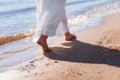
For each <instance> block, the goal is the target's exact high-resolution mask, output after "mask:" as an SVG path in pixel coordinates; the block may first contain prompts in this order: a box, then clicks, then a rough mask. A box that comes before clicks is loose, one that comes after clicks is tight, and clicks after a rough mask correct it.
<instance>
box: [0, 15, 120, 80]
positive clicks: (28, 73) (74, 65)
mask: <svg viewBox="0 0 120 80" xmlns="http://www.w3.org/2000/svg"><path fill="white" fill-rule="evenodd" d="M119 17H120V13H119V14H114V15H110V16H107V17H105V18H104V20H103V22H102V24H100V25H99V26H97V27H94V28H91V29H88V30H83V31H79V32H76V33H75V35H76V36H77V39H76V40H73V41H68V42H66V41H64V38H63V37H60V39H59V40H57V41H55V43H54V44H53V45H51V47H52V48H53V52H52V53H49V54H47V53H46V54H45V55H43V54H42V52H41V50H36V52H35V59H34V60H32V61H31V62H28V63H26V64H25V65H23V66H22V67H19V66H18V68H17V69H16V70H15V71H12V72H10V73H9V72H6V73H3V75H1V77H0V80H39V79H40V80H88V79H89V80H114V79H116V80H119V78H120V75H119V74H120V68H119V67H120V62H119V58H120V54H119V53H120V44H119V43H120V36H119V34H120V32H119V31H120V23H119V21H120V19H119ZM106 73H107V74H106ZM9 74H10V75H9ZM16 74H19V75H16ZM8 75H9V76H8ZM15 75H16V77H15ZM109 75H113V76H109ZM6 76H8V77H7V78H6ZM1 78H2V79H1Z"/></svg>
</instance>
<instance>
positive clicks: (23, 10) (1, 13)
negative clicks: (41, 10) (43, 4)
mask: <svg viewBox="0 0 120 80" xmlns="http://www.w3.org/2000/svg"><path fill="white" fill-rule="evenodd" d="M34 10H35V6H32V7H27V8H23V9H17V10H11V11H5V12H0V15H6V14H9V15H10V14H12V15H13V14H16V13H22V12H28V11H34Z"/></svg>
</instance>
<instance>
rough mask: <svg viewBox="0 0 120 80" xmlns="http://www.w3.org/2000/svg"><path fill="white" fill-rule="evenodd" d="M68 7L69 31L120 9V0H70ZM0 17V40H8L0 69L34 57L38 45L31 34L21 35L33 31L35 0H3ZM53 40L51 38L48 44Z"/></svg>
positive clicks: (0, 50)
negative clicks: (32, 39)
mask: <svg viewBox="0 0 120 80" xmlns="http://www.w3.org/2000/svg"><path fill="white" fill-rule="evenodd" d="M18 6H19V7H18ZM66 11H67V17H68V23H69V27H70V31H71V32H76V31H80V30H84V29H88V28H92V27H94V26H96V25H99V24H100V22H101V21H102V17H104V16H108V15H111V14H115V13H120V0H68V1H67V4H66ZM0 18H1V20H0V36H1V37H0V43H3V41H4V43H7V42H9V43H8V44H4V45H1V46H0V72H4V71H6V70H7V69H9V67H11V66H14V65H17V64H20V63H23V62H26V61H28V60H31V59H33V58H34V52H35V51H36V50H38V49H39V47H38V45H37V44H35V43H33V42H32V41H31V38H28V39H22V38H23V37H22V36H25V37H28V36H31V35H33V33H34V28H35V25H36V21H35V18H36V15H35V1H34V0H8V1H5V0H0ZM8 36H9V37H8ZM18 37H19V38H18ZM20 39H22V40H20ZM12 40H13V42H11V41H12ZM53 41H54V38H50V41H49V44H52V43H53ZM3 67H4V68H3Z"/></svg>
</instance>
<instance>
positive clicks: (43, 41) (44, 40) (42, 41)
mask: <svg viewBox="0 0 120 80" xmlns="http://www.w3.org/2000/svg"><path fill="white" fill-rule="evenodd" d="M37 43H38V44H39V45H40V46H41V47H42V49H43V51H44V52H50V51H52V49H50V48H49V47H48V44H47V36H44V35H41V37H40V39H39V40H38V42H37Z"/></svg>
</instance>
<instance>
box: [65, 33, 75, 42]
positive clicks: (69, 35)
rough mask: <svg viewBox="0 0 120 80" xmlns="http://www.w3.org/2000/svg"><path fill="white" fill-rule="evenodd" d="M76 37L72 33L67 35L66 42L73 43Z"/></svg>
mask: <svg viewBox="0 0 120 80" xmlns="http://www.w3.org/2000/svg"><path fill="white" fill-rule="evenodd" d="M75 38H76V36H75V35H74V34H71V33H70V32H67V33H65V40H66V41H71V40H72V39H75Z"/></svg>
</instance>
